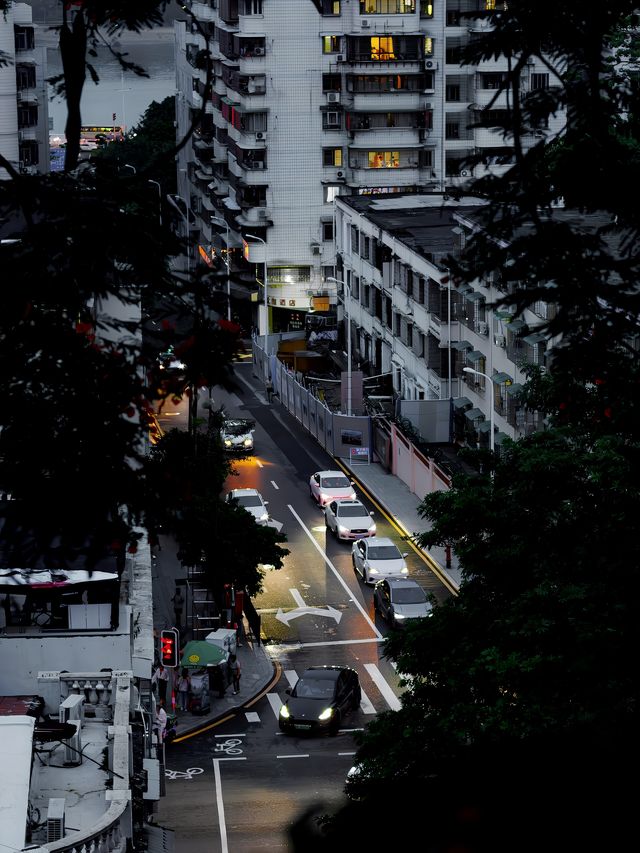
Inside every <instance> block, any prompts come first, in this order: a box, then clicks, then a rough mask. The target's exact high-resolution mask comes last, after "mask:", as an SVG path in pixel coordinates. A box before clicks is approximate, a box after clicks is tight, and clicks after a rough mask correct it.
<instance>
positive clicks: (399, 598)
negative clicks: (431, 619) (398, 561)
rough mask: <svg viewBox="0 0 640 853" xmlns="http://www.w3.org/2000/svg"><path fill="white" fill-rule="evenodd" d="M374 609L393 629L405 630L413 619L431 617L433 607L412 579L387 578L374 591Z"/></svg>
mask: <svg viewBox="0 0 640 853" xmlns="http://www.w3.org/2000/svg"><path fill="white" fill-rule="evenodd" d="M373 607H374V609H375V610H376V611H377V612H378V613H379V614H380V615H381V616H382V617H383V619H386V620H387V622H388V623H389V624H390V625H391V627H392V628H405V627H406V625H407V622H409V621H411V620H412V619H424V617H425V616H430V615H431V612H432V610H433V605H432V604H431V602H430V601H429V600H428V598H427V594H426V592H425V591H424V589H423V588H422V587H421V586H420V584H419V583H418V582H417V581H414V580H413V579H412V578H385V579H384V580H381V581H378V582H377V583H376V585H375V587H374V589H373Z"/></svg>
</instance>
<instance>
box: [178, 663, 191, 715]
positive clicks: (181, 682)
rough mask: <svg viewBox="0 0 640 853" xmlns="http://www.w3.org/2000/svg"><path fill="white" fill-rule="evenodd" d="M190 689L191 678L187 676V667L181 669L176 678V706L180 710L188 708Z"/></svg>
mask: <svg viewBox="0 0 640 853" xmlns="http://www.w3.org/2000/svg"><path fill="white" fill-rule="evenodd" d="M190 690H191V679H190V678H189V671H188V670H187V669H183V670H182V674H181V676H180V678H179V679H178V707H179V708H180V710H181V711H186V710H188V707H189V692H190Z"/></svg>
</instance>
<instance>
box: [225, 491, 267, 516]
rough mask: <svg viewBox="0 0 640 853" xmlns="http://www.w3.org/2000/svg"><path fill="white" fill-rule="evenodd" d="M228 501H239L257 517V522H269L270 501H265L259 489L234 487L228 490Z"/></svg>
mask: <svg viewBox="0 0 640 853" xmlns="http://www.w3.org/2000/svg"><path fill="white" fill-rule="evenodd" d="M226 499H227V501H228V502H229V503H230V502H231V501H237V502H238V503H239V504H240V506H241V507H243V508H244V509H246V511H247V512H248V513H251V515H252V516H253V517H254V518H255V520H256V524H267V522H268V521H269V511H268V510H267V506H268V504H269V501H265V500H264V499H263V497H262V495H261V494H260V492H259V491H258V490H257V489H233V490H232V491H230V492H227V498H226Z"/></svg>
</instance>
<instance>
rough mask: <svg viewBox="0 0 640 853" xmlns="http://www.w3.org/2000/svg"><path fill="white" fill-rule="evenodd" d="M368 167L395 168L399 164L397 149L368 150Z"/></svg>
mask: <svg viewBox="0 0 640 853" xmlns="http://www.w3.org/2000/svg"><path fill="white" fill-rule="evenodd" d="M367 156H368V163H369V168H370V169H397V168H398V166H399V165H400V152H399V151H368V152H367Z"/></svg>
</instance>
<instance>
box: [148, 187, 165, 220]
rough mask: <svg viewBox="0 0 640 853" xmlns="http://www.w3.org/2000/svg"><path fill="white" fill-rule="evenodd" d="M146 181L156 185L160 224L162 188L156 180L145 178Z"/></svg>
mask: <svg viewBox="0 0 640 853" xmlns="http://www.w3.org/2000/svg"><path fill="white" fill-rule="evenodd" d="M147 183H149V184H155V185H156V186H157V187H158V223H159V224H160V225H162V188H161V186H160V184H159V183H158V181H152V180H151V178H147Z"/></svg>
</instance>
